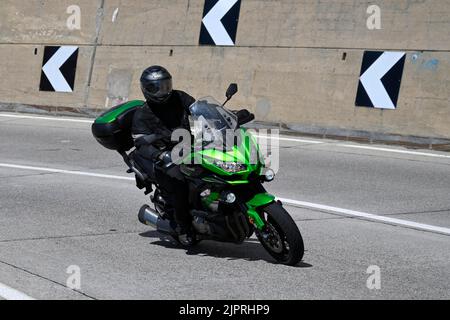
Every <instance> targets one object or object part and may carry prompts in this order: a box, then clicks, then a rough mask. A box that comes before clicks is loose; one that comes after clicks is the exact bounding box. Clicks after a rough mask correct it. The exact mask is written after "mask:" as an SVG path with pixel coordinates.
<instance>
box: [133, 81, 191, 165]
mask: <svg viewBox="0 0 450 320" xmlns="http://www.w3.org/2000/svg"><path fill="white" fill-rule="evenodd" d="M194 102H195V99H194V98H193V97H191V96H190V95H189V94H187V93H186V92H183V91H179V90H174V91H173V92H172V95H171V96H170V98H169V99H168V100H167V101H166V102H164V103H162V104H156V103H152V102H151V101H147V102H146V103H145V104H144V105H143V106H142V107H139V108H138V109H137V110H136V112H135V114H134V117H133V125H132V128H131V133H132V134H133V137H134V138H135V144H136V145H137V146H138V145H140V143H139V138H141V137H143V136H146V135H151V134H158V135H164V136H168V137H169V138H168V141H170V135H171V133H172V131H174V130H175V129H178V128H184V129H187V130H189V129H190V126H189V115H190V112H189V106H191V105H192V104H193V103H194ZM166 141H167V140H166ZM155 145H156V146H158V147H159V148H154V147H151V146H149V148H146V149H147V150H145V152H144V153H145V156H146V157H148V158H153V157H154V156H156V155H157V154H158V153H159V152H158V151H160V149H162V147H163V146H162V145H161V142H160V143H157V144H155Z"/></svg>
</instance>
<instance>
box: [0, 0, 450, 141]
mask: <svg viewBox="0 0 450 320" xmlns="http://www.w3.org/2000/svg"><path fill="white" fill-rule="evenodd" d="M375 2H376V4H377V5H378V6H380V8H381V14H382V16H381V17H382V20H381V21H382V29H381V30H368V29H367V27H366V20H367V18H368V16H369V15H368V14H367V13H366V10H367V7H368V6H369V5H370V4H374V3H375ZM375 2H373V1H354V0H334V1H328V0H327V1H325V0H242V5H241V13H240V21H239V26H238V33H237V39H236V46H235V47H209V46H199V45H198V39H199V33H200V26H201V19H202V13H203V5H204V1H203V0H165V1H160V0H133V1H130V0H127V1H124V0H96V1H92V0H78V1H74V0H41V1H37V0H31V1H30V0H2V6H1V8H0V59H1V61H2V62H1V63H0V75H1V77H0V103H9V104H15V105H16V104H31V105H44V106H54V107H71V108H76V109H79V110H83V109H84V108H90V109H95V110H100V109H104V108H107V107H109V106H111V105H113V104H115V103H118V102H120V101H122V100H126V99H135V98H140V97H141V94H140V91H139V86H138V79H139V76H140V73H141V71H142V70H143V69H144V68H145V67H147V66H148V65H151V64H162V65H166V66H167V67H168V68H169V69H170V70H171V72H172V73H173V75H174V78H175V86H176V87H177V88H180V89H182V90H185V91H188V92H190V93H192V94H193V95H194V96H196V97H200V96H204V95H213V96H216V97H218V98H220V99H222V97H223V95H224V91H225V89H226V87H227V85H228V83H230V82H237V83H238V84H239V90H240V92H239V94H238V95H237V96H236V98H235V99H234V100H233V105H235V106H237V105H243V106H249V108H250V109H252V110H253V111H255V112H256V115H257V118H258V120H261V121H266V122H277V123H283V124H285V125H286V126H288V127H290V128H293V129H299V130H303V131H304V130H308V128H311V129H313V128H330V129H332V130H334V131H336V132H340V134H342V133H344V134H345V132H346V131H349V130H362V131H369V132H379V133H387V134H399V135H410V136H423V137H435V138H446V139H450V125H449V123H450V1H448V0H395V1H392V0H379V1H375ZM73 4H77V5H79V6H80V8H81V21H82V25H81V30H74V31H70V30H68V28H67V26H66V20H67V18H68V17H69V14H67V13H66V8H67V7H68V6H70V5H73ZM64 44H70V45H78V46H80V51H79V57H78V67H77V74H76V81H75V91H74V92H73V93H52V92H39V79H40V73H41V67H42V59H43V49H44V46H45V45H64ZM365 50H401V51H405V52H407V58H406V64H405V70H404V73H403V80H402V85H401V91H400V96H399V101H398V107H397V109H396V110H377V109H372V108H360V107H355V97H356V91H357V86H358V81H359V73H360V69H361V61H362V56H363V53H364V51H365ZM344 53H345V59H344Z"/></svg>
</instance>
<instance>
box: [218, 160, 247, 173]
mask: <svg viewBox="0 0 450 320" xmlns="http://www.w3.org/2000/svg"><path fill="white" fill-rule="evenodd" d="M214 165H216V166H218V167H219V168H220V169H222V170H224V171H226V172H230V173H236V172H240V171H244V170H247V166H246V165H245V164H241V163H237V162H223V161H219V160H216V161H214Z"/></svg>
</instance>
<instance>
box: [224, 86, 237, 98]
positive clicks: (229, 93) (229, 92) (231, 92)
mask: <svg viewBox="0 0 450 320" xmlns="http://www.w3.org/2000/svg"><path fill="white" fill-rule="evenodd" d="M236 92H238V85H237V84H236V83H232V84H230V86H229V87H228V89H227V93H226V97H227V99H228V100H230V99H231V97H232V96H234V95H235V94H236Z"/></svg>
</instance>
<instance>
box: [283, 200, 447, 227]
mask: <svg viewBox="0 0 450 320" xmlns="http://www.w3.org/2000/svg"><path fill="white" fill-rule="evenodd" d="M278 199H279V200H280V201H281V202H283V203H286V204H291V205H294V206H299V207H303V208H310V209H318V210H324V211H328V212H334V213H340V214H345V215H349V216H354V217H359V218H364V219H368V220H374V221H381V222H384V223H388V224H394V225H398V226H404V227H408V228H413V229H418V230H425V231H432V232H437V233H442V234H446V235H450V229H449V228H444V227H437V226H433V225H429V224H423V223H418V222H413V221H409V220H402V219H396V218H390V217H385V216H379V215H376V214H371V213H366V212H360V211H354V210H348V209H343V208H337V207H332V206H327V205H323V204H317V203H312V202H306V201H298V200H291V199H285V198H278Z"/></svg>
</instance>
